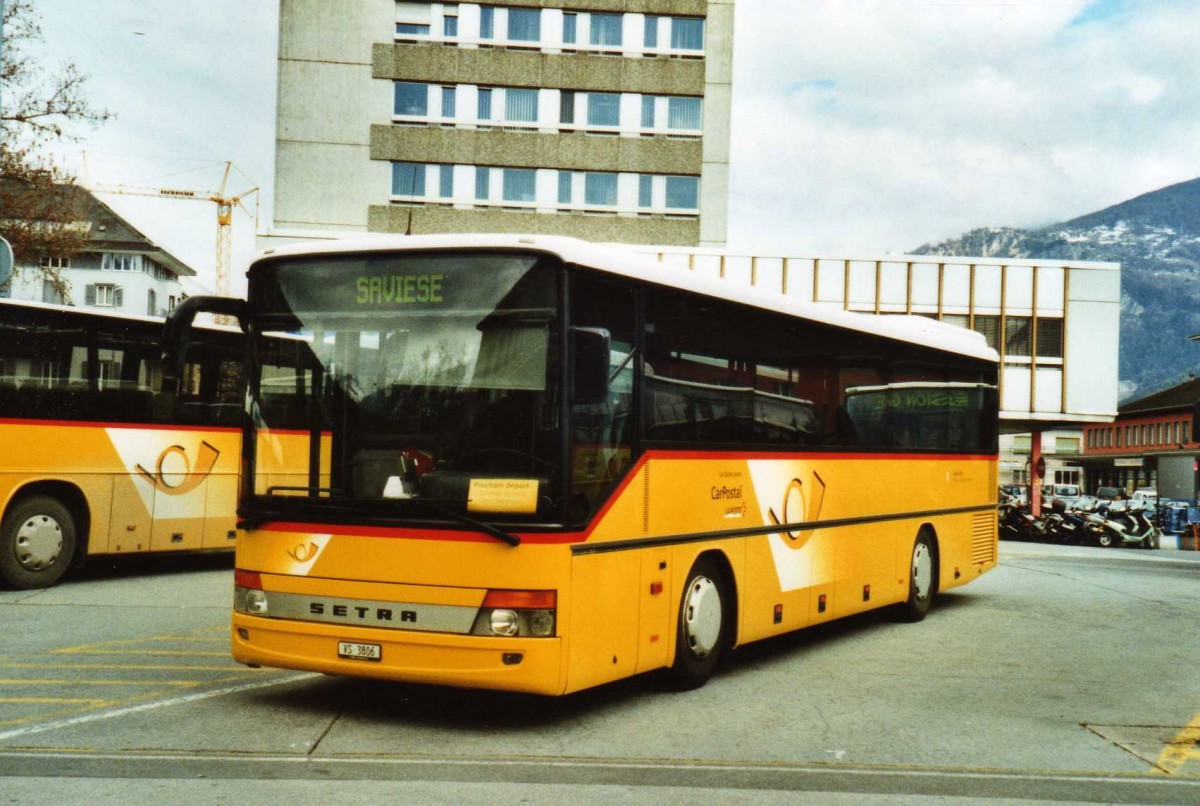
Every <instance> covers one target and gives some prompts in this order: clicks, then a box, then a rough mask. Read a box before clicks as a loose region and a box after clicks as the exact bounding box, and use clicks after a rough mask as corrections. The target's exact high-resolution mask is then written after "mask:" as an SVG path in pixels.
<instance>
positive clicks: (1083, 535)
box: [1045, 498, 1092, 545]
mask: <svg viewBox="0 0 1200 806" xmlns="http://www.w3.org/2000/svg"><path fill="white" fill-rule="evenodd" d="M1045 522H1046V532H1047V534H1049V535H1050V536H1051V537H1053V538H1054V539H1055V540H1057V541H1058V542H1060V543H1074V544H1078V545H1082V544H1084V543H1090V542H1091V541H1092V532H1091V530H1090V529H1089V528H1088V522H1087V520H1086V519H1085V518H1083V517H1082V516H1081V515H1080V514H1079V512H1078V511H1077V510H1075V509H1072V508H1071V507H1069V506H1067V503H1066V502H1065V501H1063V500H1062V499H1061V498H1056V499H1054V501H1053V502H1051V504H1050V512H1049V513H1048V514H1047V515H1046V518H1045Z"/></svg>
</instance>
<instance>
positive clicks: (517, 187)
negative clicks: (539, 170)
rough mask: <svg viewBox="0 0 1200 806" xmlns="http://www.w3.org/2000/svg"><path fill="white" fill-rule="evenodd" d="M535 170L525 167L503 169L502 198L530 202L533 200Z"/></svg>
mask: <svg viewBox="0 0 1200 806" xmlns="http://www.w3.org/2000/svg"><path fill="white" fill-rule="evenodd" d="M536 185H537V183H536V172H535V171H533V170H532V169H527V168H505V169H504V191H503V192H504V200H505V201H515V202H531V201H534V200H535V192H536Z"/></svg>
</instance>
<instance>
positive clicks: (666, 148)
mask: <svg viewBox="0 0 1200 806" xmlns="http://www.w3.org/2000/svg"><path fill="white" fill-rule="evenodd" d="M733 8H734V7H733V0H709V1H708V2H706V1H705V0H501V2H497V3H493V4H479V3H430V2H424V3H422V2H394V0H281V3H280V36H279V90H278V92H279V95H278V112H277V131H276V139H277V141H276V156H275V212H274V228H275V229H276V230H297V229H311V230H321V231H325V232H339V231H342V232H411V233H413V234H417V233H428V232H531V233H544V234H556V235H573V236H576V237H580V238H585V239H588V240H594V241H618V242H624V243H632V244H639V243H640V244H662V245H679V246H698V245H710V246H720V245H722V244H723V243H724V242H725V230H726V219H727V204H728V185H729V119H730V98H731V86H732V85H731V79H732V54H733Z"/></svg>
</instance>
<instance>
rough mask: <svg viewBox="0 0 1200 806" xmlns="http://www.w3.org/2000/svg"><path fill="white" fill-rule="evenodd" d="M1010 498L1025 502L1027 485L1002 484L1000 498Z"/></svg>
mask: <svg viewBox="0 0 1200 806" xmlns="http://www.w3.org/2000/svg"><path fill="white" fill-rule="evenodd" d="M1006 498H1009V499H1012V500H1014V501H1016V502H1018V503H1022V504H1023V503H1025V486H1024V485H1023V484H1001V485H1000V500H1001V501H1003V500H1004V499H1006Z"/></svg>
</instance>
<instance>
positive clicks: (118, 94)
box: [37, 0, 1200, 276]
mask: <svg viewBox="0 0 1200 806" xmlns="http://www.w3.org/2000/svg"><path fill="white" fill-rule="evenodd" d="M37 4H38V6H39V7H40V9H41V13H42V20H43V29H44V34H45V39H46V50H47V54H46V61H47V65H48V66H50V67H53V65H55V64H57V63H61V62H64V61H67V60H72V61H74V62H75V63H76V64H77V65H78V66H79V67H80V68H82V69H83V70H84V71H86V72H88V73H90V75H91V87H90V94H91V97H92V99H93V100H94V101H95V103H96V104H97V105H99V106H103V107H107V108H108V109H110V110H112V111H113V112H115V113H116V115H117V117H116V119H115V120H113V121H112V122H110V123H108V124H106V125H105V126H104V127H103V128H101V129H100V130H98V131H96V132H94V133H92V134H91V135H89V136H88V137H87V138H86V140H85V141H84V142H83V143H81V144H79V145H77V146H75V147H73V148H72V149H71V152H72V153H71V154H68V157H69V159H73V160H76V161H77V160H78V152H79V151H80V150H82V149H86V150H87V154H88V165H89V169H90V172H91V175H92V178H93V179H94V180H95V181H100V182H108V183H116V182H120V183H124V184H130V185H151V186H180V187H190V188H208V187H214V186H215V185H216V183H217V182H219V181H220V176H221V172H220V169H221V167H222V166H223V164H224V161H226V160H232V161H233V163H234V164H235V165H236V166H237V168H238V169H239V172H240V173H236V174H235V175H234V176H233V177H232V178H231V180H230V187H229V189H230V190H232V191H234V192H240V191H242V190H244V189H248V188H251V187H255V186H257V187H259V188H260V189H261V190H260V193H259V195H260V197H261V198H260V202H261V207H260V210H261V222H260V226H262V227H266V226H269V224H270V213H271V203H270V202H271V185H272V182H273V178H272V175H273V147H274V95H275V57H276V41H277V27H276V13H277V12H276V9H277V5H278V4H277V0H37ZM1196 31H1200V3H1197V2H1195V0H1092V1H1091V2H1087V1H1086V0H740V2H738V5H737V17H736V45H735V52H734V105H733V123H732V146H733V154H732V159H731V175H732V179H731V184H732V198H731V200H730V222H729V223H730V246H731V247H732V248H734V249H737V250H744V251H758V252H764V253H765V252H771V253H775V254H814V253H819V254H831V255H872V254H877V253H880V252H902V251H905V250H908V249H912V248H914V247H916V246H919V245H920V244H922V243H924V242H926V241H930V240H936V239H941V238H947V237H952V236H955V235H958V234H960V233H961V232H963V231H965V230H967V229H970V228H972V227H977V226H989V225H1008V226H1032V225H1039V224H1048V223H1053V222H1056V221H1061V220H1065V219H1067V218H1071V217H1074V216H1076V215H1080V214H1083V213H1087V212H1091V211H1093V210H1096V209H1100V208H1102V207H1106V206H1108V205H1110V204H1115V203H1117V202H1120V201H1123V200H1125V199H1128V198H1131V197H1133V196H1136V195H1138V194H1140V193H1144V192H1147V191H1150V190H1155V189H1157V188H1160V187H1163V186H1165V185H1169V184H1172V183H1174V182H1180V181H1184V180H1188V179H1193V178H1195V177H1197V176H1200V132H1198V130H1197V129H1198V123H1200V97H1198V95H1200V47H1198V46H1197V44H1196V41H1195V32H1196ZM112 201H113V202H114V206H117V207H118V208H119V209H120V210H121V211H122V212H123V213H125V214H126V215H127V216H129V217H130V218H131V220H132V221H133V222H134V223H135V224H137V225H139V226H141V227H142V228H143V229H144V230H145V231H146V232H147V233H148V234H150V235H151V237H154V238H156V239H158V240H159V241H160V242H161V243H162V244H163V245H164V246H166V247H167V248H169V249H172V250H173V251H175V252H176V253H177V254H178V255H179V256H180V257H181V258H183V259H184V260H187V261H189V262H191V263H192V264H193V265H195V266H196V267H197V268H198V269H199V270H200V271H201V273H202V276H203V275H204V274H205V273H206V272H208V273H210V274H211V267H212V262H213V257H212V254H213V248H214V242H215V235H214V233H215V223H214V215H215V213H214V211H213V210H211V209H210V205H207V204H201V203H198V202H161V201H156V200H155V201H149V200H143V199H138V198H136V197H120V198H117V197H112ZM251 229H252V226H251V225H250V224H249V219H248V218H246V217H244V216H243V217H242V218H241V219H240V220H238V221H237V222H236V223H235V231H237V232H239V234H238V236H237V240H236V242H235V246H236V249H237V251H238V255H237V256H235V264H237V266H236V268H237V273H240V271H241V268H242V267H244V265H245V261H246V260H247V258H248V256H249V254H250V251H251V250H252V238H250V237H249V233H250V231H251Z"/></svg>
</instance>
